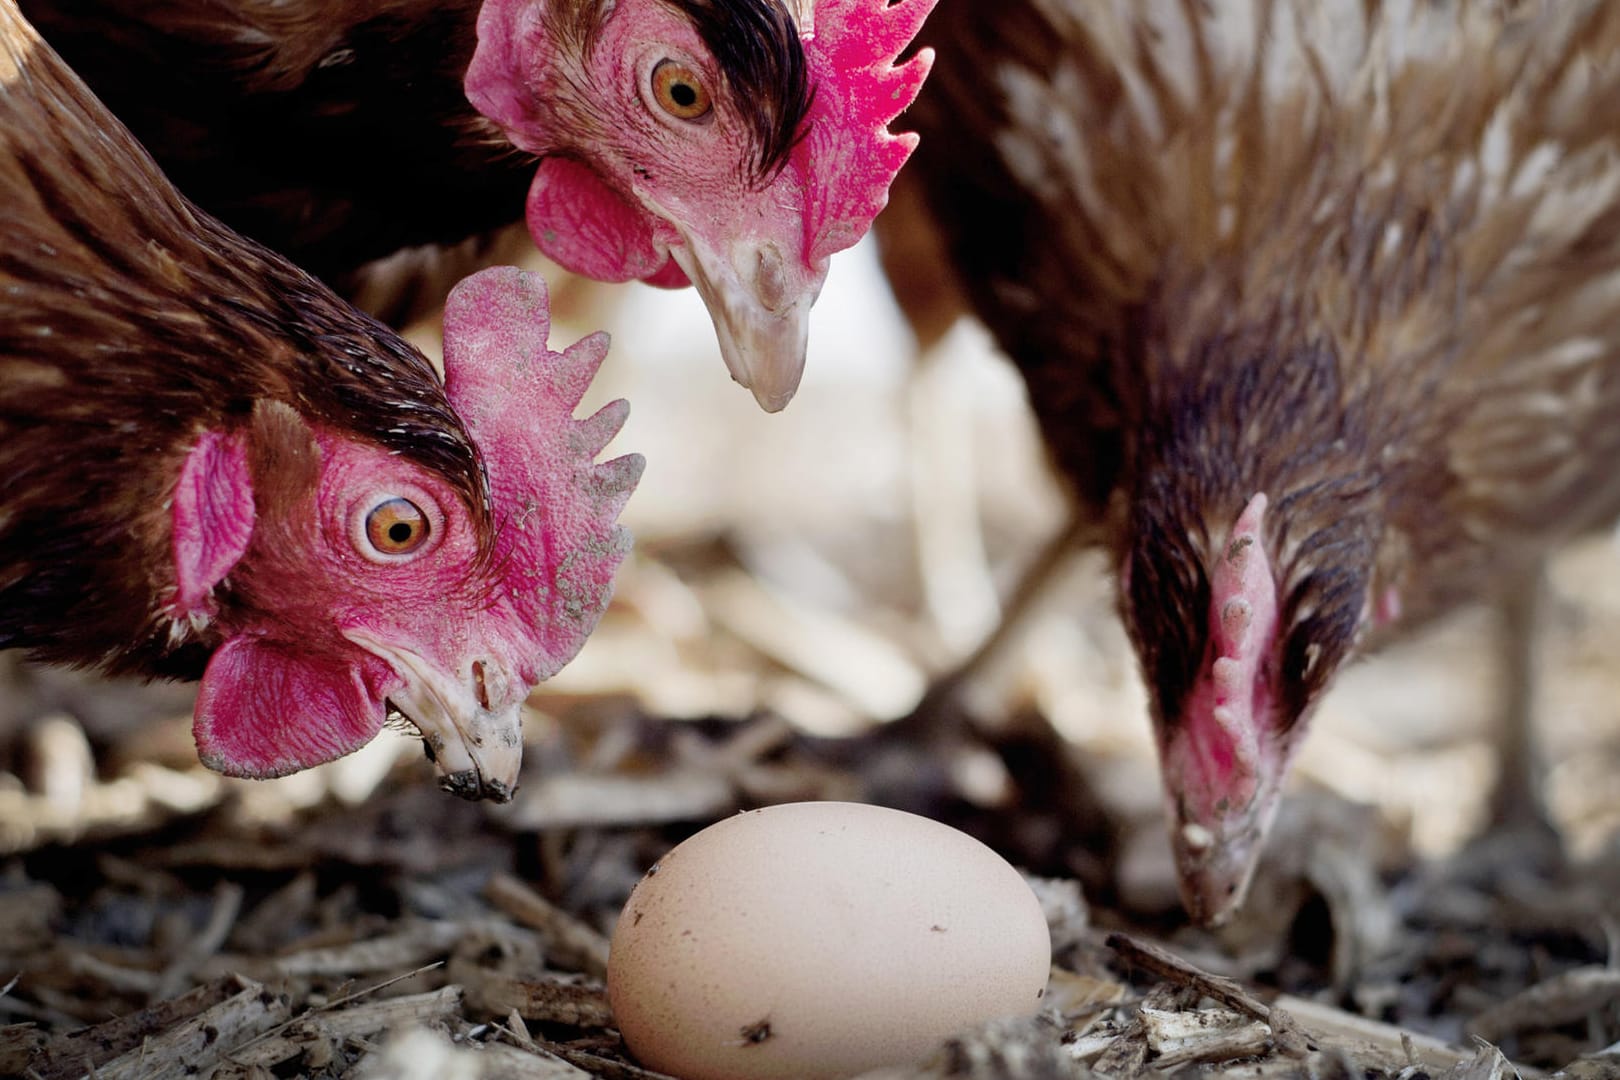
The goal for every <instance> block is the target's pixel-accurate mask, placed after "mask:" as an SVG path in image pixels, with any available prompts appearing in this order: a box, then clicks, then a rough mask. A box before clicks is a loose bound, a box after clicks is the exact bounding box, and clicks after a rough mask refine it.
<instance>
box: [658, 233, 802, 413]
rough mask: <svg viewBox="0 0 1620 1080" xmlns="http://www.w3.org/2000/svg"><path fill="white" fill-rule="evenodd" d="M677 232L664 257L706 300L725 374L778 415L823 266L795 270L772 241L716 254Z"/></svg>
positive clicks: (787, 396) (798, 371)
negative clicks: (678, 239) (672, 261)
mask: <svg viewBox="0 0 1620 1080" xmlns="http://www.w3.org/2000/svg"><path fill="white" fill-rule="evenodd" d="M682 237H683V239H684V240H685V243H682V244H676V245H672V246H671V248H670V254H671V255H672V256H673V257H674V259H675V262H676V264H677V265H678V266H680V268H681V270H682V271H683V272H684V273H685V274H686V276H687V277H688V278H689V279H690V280H691V282H692V284H693V285H694V286H696V288H697V291H698V295H699V296H701V297H703V302H704V303H705V304H706V305H708V308H709V315H710V317H711V318H712V319H713V320H714V330H715V335H716V336H717V337H718V338H719V340H720V354H721V356H723V357H724V358H725V361H726V367H727V368H728V369H729V370H730V371H731V377H732V378H733V379H735V380H737V382H739V383H741V384H742V385H743V386H746V387H747V388H748V389H750V390H752V391H753V393H754V400H755V401H757V402H759V405H760V408H762V409H764V410H765V411H766V412H772V413H774V412H780V411H781V410H782V409H784V408H786V407H787V403H788V402H790V401H792V400H793V394H794V392H795V391H796V390H798V388H799V378H800V376H802V375H803V374H804V354H805V348H806V346H807V344H808V342H809V339H810V306H811V305H812V304H814V303H815V302H816V297H817V296H818V295H819V294H820V292H821V285H822V282H824V281H825V280H826V278H827V271H826V268H825V266H823V267H822V268H821V269H820V270H812V269H810V268H808V267H799V266H797V265H796V262H797V261H796V260H789V259H786V258H784V257H783V255H782V251H781V248H780V247H778V246H777V244H776V243H775V242H773V241H764V242H758V243H754V242H746V241H745V242H742V243H739V244H737V245H736V246H735V247H734V248H733V249H732V250H731V251H729V252H723V251H721V250H719V249H717V248H715V247H713V246H711V245H709V244H707V243H706V242H704V241H703V239H702V238H701V237H698V236H695V235H692V234H690V233H688V232H686V231H684V230H683V232H682Z"/></svg>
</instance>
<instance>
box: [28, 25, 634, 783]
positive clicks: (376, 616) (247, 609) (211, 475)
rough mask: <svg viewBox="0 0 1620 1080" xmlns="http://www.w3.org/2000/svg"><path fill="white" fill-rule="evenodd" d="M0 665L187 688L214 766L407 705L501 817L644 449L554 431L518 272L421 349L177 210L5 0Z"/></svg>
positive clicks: (540, 329) (598, 428)
mask: <svg viewBox="0 0 1620 1080" xmlns="http://www.w3.org/2000/svg"><path fill="white" fill-rule="evenodd" d="M0 238H3V242H0V648H15V649H22V650H26V651H27V653H28V654H29V655H30V656H32V657H34V658H35V659H38V660H43V661H48V662H52V663H58V664H72V665H78V666H84V667H95V668H98V669H100V670H102V671H106V672H113V673H132V674H138V675H144V676H148V677H152V676H167V677H185V678H198V677H200V678H201V680H202V685H201V688H200V692H199V696H198V700H197V708H196V724H195V732H196V737H197V745H198V750H199V752H200V753H201V756H202V758H203V761H204V762H205V763H206V764H208V765H210V766H211V767H213V768H216V769H219V770H221V771H223V772H226V773H230V774H233V775H239V776H253V777H264V776H276V775H281V774H283V773H287V772H292V771H295V770H297V769H301V768H304V767H307V766H309V765H313V764H316V763H318V762H321V761H325V760H328V759H330V758H333V757H337V756H339V755H341V754H345V753H348V752H350V751H352V750H354V749H356V748H358V747H359V746H361V745H363V744H364V743H366V742H368V741H369V740H370V739H371V738H372V736H374V735H375V734H376V733H377V731H378V730H379V729H380V728H381V727H382V725H383V723H384V721H385V719H386V717H387V716H388V715H389V714H390V713H399V714H403V716H404V717H406V718H407V719H408V720H410V721H411V722H412V723H414V724H415V725H416V726H417V727H418V728H419V729H420V730H421V732H422V734H423V737H424V739H425V740H426V743H427V747H428V750H429V752H430V754H431V755H432V756H433V757H434V759H435V761H436V762H437V763H438V766H439V768H440V770H441V772H442V773H443V779H444V783H445V785H446V786H447V787H449V788H450V789H451V790H453V791H455V792H456V793H458V794H462V795H467V796H487V797H492V798H496V799H505V798H509V797H510V795H511V792H512V789H513V787H514V785H515V782H516V779H517V770H518V764H519V761H520V759H521V754H522V741H521V738H520V735H519V725H520V717H521V708H522V704H523V700H524V698H525V697H526V696H527V694H528V690H529V688H530V687H531V686H533V685H534V684H535V683H536V682H538V681H539V680H541V679H543V678H546V677H547V676H549V675H551V674H552V673H553V672H555V671H556V670H557V669H558V668H559V667H561V666H562V664H564V663H565V662H567V660H568V659H570V658H571V657H572V656H573V654H574V653H575V652H576V651H577V650H578V649H579V647H580V645H581V644H582V643H583V642H584V640H585V637H586V635H587V634H588V633H589V632H590V630H591V628H592V627H593V626H594V625H595V622H596V619H597V617H598V616H599V615H600V613H601V611H602V609H603V607H605V605H606V603H607V600H608V597H609V595H610V592H611V580H612V574H613V570H614V567H615V566H616V565H617V563H618V561H619V559H620V558H621V557H622V556H623V554H624V552H625V550H626V549H627V547H628V537H627V536H626V535H625V534H624V531H623V530H622V529H621V528H619V527H617V526H616V525H614V518H615V516H616V515H617V513H618V510H619V508H620V507H621V506H622V505H623V503H624V500H625V499H626V498H627V497H628V495H629V490H630V487H631V485H632V484H633V483H634V481H635V478H636V476H637V475H639V473H640V468H641V462H640V459H639V458H636V457H634V456H631V457H628V458H620V459H618V460H617V461H616V462H610V463H608V464H606V465H600V466H599V465H596V464H594V463H593V462H592V458H594V456H595V455H596V453H597V452H598V451H599V450H600V449H601V448H602V447H603V446H604V445H605V444H606V442H607V441H608V439H609V438H610V437H611V436H612V434H613V433H614V431H616V430H617V428H618V426H619V425H620V424H621V423H622V422H623V419H624V415H625V410H624V408H623V402H618V403H615V404H614V405H612V406H609V407H608V408H606V409H604V410H603V411H602V412H601V413H600V414H598V415H597V416H596V417H594V418H593V419H591V420H587V421H584V422H575V421H574V420H573V419H572V417H571V413H572V410H573V408H574V407H575V406H576V405H577V404H578V402H579V400H580V396H581V395H582V394H583V393H584V391H585V388H586V386H587V384H588V383H589V381H590V377H591V373H592V372H593V371H594V370H595V367H596V365H597V364H598V363H600V361H601V359H602V357H603V355H604V352H605V348H606V342H605V339H603V338H602V336H601V335H595V336H593V337H591V338H588V339H586V340H585V341H584V342H582V343H580V344H579V345H577V346H575V347H574V348H573V349H570V350H569V352H568V353H567V354H565V355H562V356H558V355H557V354H554V353H551V352H549V351H548V350H547V349H546V348H545V335H546V330H547V321H546V314H547V309H546V294H545V286H544V284H543V283H542V282H541V281H540V279H539V278H538V277H534V276H532V275H525V274H522V273H520V272H519V271H516V270H511V269H494V270H490V271H485V272H484V273H482V274H480V275H478V276H477V277H475V278H473V279H471V280H469V281H468V282H466V283H464V284H462V285H461V286H459V287H458V288H457V290H456V292H455V293H453V294H452V296H451V299H450V303H449V307H448V309H447V313H446V320H445V369H446V373H447V379H448V383H447V384H446V383H441V382H440V380H439V378H438V376H437V375H436V374H435V372H434V370H433V367H432V365H431V364H430V363H429V362H428V360H427V359H426V357H424V356H422V354H421V353H419V352H417V351H416V349H414V348H413V347H411V346H410V345H409V344H407V343H406V342H405V341H403V340H402V339H401V338H399V337H398V336H397V335H396V334H394V333H393V332H392V331H390V330H388V329H387V328H386V327H384V326H382V325H381V324H380V323H378V322H376V321H375V320H374V319H372V318H370V317H369V316H366V315H363V314H361V313H360V312H358V311H356V310H355V309H354V308H352V307H350V306H349V305H348V304H346V303H344V302H343V301H342V300H340V299H339V298H338V297H337V296H336V295H334V294H333V293H332V292H331V291H330V290H328V289H327V288H325V287H324V286H322V285H321V284H320V283H318V282H317V281H315V280H314V279H313V278H311V277H309V276H308V275H307V274H305V273H303V272H302V271H300V270H298V269H297V268H295V267H294V266H292V265H291V264H290V263H288V262H287V261H286V260H284V259H282V258H280V257H279V256H276V255H274V254H272V253H271V252H269V251H267V250H266V249H264V248H262V247H260V246H259V245H257V244H254V243H252V242H250V241H248V240H245V239H243V238H242V237H240V236H238V235H237V234H235V233H233V232H231V231H230V230H229V229H228V228H226V227H225V226H223V225H222V224H221V223H220V222H218V221H216V220H215V219H213V218H211V217H209V216H208V215H207V214H204V213H202V212H201V211H199V210H197V209H196V208H195V207H193V206H192V205H191V204H190V203H188V202H187V201H186V200H185V199H184V198H183V197H181V195H180V194H179V192H177V191H176V190H175V189H174V187H173V186H172V185H171V184H170V183H169V182H168V180H167V179H166V178H165V177H164V175H163V174H162V173H161V172H160V171H159V170H158V168H157V167H156V165H155V164H154V163H153V162H152V160H151V158H149V157H148V156H147V155H146V154H145V153H144V151H142V149H141V148H140V146H139V145H138V144H137V143H136V142H135V141H134V139H133V138H132V137H131V136H130V134H129V132H128V131H127V130H125V129H124V128H123V127H122V126H120V125H119V123H118V121H117V120H115V119H114V118H113V117H112V115H111V114H110V113H108V112H107V110H106V109H105V108H104V107H102V105H101V103H100V102H99V101H97V100H96V99H95V97H94V96H92V95H91V93H90V92H89V90H88V89H87V88H86V87H85V85H84V84H83V83H82V82H80V81H79V80H78V79H77V78H76V77H75V76H74V75H73V73H72V72H71V71H70V70H68V68H67V67H66V66H65V65H63V63H62V62H61V60H60V58H59V57H57V56H56V54H55V53H53V52H52V51H51V49H50V48H49V47H48V46H47V45H45V44H44V43H43V42H42V41H40V39H39V38H38V37H37V36H35V34H34V33H33V30H32V28H31V27H30V26H29V25H28V24H27V23H26V22H25V21H24V20H23V19H22V17H21V16H20V15H19V14H18V12H17V8H16V5H15V3H14V0H0Z"/></svg>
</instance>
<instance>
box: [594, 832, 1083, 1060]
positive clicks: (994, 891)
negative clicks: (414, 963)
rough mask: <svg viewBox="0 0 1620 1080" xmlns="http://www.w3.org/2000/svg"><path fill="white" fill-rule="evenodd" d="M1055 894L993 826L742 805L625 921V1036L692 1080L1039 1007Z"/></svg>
mask: <svg viewBox="0 0 1620 1080" xmlns="http://www.w3.org/2000/svg"><path fill="white" fill-rule="evenodd" d="M1050 966H1051V940H1050V937H1049V936H1048V933H1047V928H1046V920H1045V919H1044V918H1043V917H1042V914H1041V908H1040V904H1039V903H1038V902H1037V901H1036V899H1035V895H1034V893H1032V892H1031V891H1030V889H1029V886H1028V885H1027V884H1025V883H1024V880H1023V878H1022V877H1020V876H1019V875H1018V872H1017V871H1015V870H1014V869H1013V868H1012V867H1011V866H1009V865H1008V864H1007V863H1006V862H1005V861H1004V860H1003V859H1002V858H1001V856H999V855H997V854H996V853H995V852H993V851H991V850H990V849H989V848H987V847H985V846H984V845H983V844H981V843H979V841H977V840H975V839H973V838H972V837H970V836H968V835H967V834H966V833H962V832H958V831H957V830H955V829H952V828H950V827H948V826H945V825H941V824H939V823H938V822H936V821H930V820H929V819H927V818H923V817H918V816H917V815H915V814H907V813H903V812H901V811H899V810H889V809H885V808H882V807H876V806H863V805H860V804H857V803H837V802H824V803H791V804H788V805H784V806H772V807H767V808H766V809H763V810H753V811H749V812H747V813H743V814H738V815H737V816H735V817H732V818H727V819H726V820H724V821H721V822H719V823H718V824H715V825H712V826H710V827H709V828H707V829H705V830H703V831H702V832H700V833H698V834H697V835H696V836H693V837H691V838H690V839H688V840H687V841H685V842H684V843H682V844H680V845H679V846H677V847H676V848H675V849H674V850H672V851H671V852H670V853H669V854H668V855H666V856H665V857H664V858H663V859H662V860H661V861H660V862H659V863H658V865H657V866H655V867H653V868H652V870H650V871H649V872H648V873H647V876H646V877H644V878H643V879H642V880H641V883H640V884H638V885H637V886H636V888H635V891H634V892H632V893H631V894H630V899H629V901H628V902H627V903H626V904H625V908H624V911H623V913H622V914H621V915H620V917H619V924H618V927H617V929H616V930H615V931H614V934H613V949H612V953H611V955H610V957H609V960H608V994H609V996H610V998H611V1000H612V1004H613V1014H614V1017H615V1018H616V1020H617V1023H618V1025H619V1029H620V1031H621V1032H622V1033H623V1035H624V1041H625V1044H626V1045H627V1046H628V1047H629V1049H630V1051H631V1053H633V1054H634V1055H635V1056H636V1058H637V1059H638V1060H639V1061H640V1062H641V1063H642V1064H644V1065H646V1066H648V1067H650V1068H654V1069H658V1070H660V1071H662V1072H666V1073H670V1074H671V1075H673V1076H677V1077H681V1078H683V1080H771V1078H775V1077H784V1078H785V1077H795V1078H801V1080H815V1078H821V1077H840V1076H852V1075H854V1074H856V1073H859V1072H862V1071H864V1070H867V1069H871V1068H876V1067H878V1066H882V1065H888V1064H898V1063H902V1062H907V1061H911V1060H914V1059H916V1058H919V1057H921V1056H923V1055H925V1054H927V1053H928V1052H929V1051H930V1050H932V1049H933V1048H934V1047H936V1046H937V1045H938V1044H939V1042H940V1041H941V1040H942V1039H944V1038H946V1037H948V1036H950V1035H951V1034H953V1033H955V1032H958V1031H962V1030H964V1029H966V1028H970V1027H973V1026H974V1025H976V1024H979V1023H981V1022H983V1021H986V1020H990V1019H994V1018H996V1017H1002V1016H1013V1015H1022V1014H1028V1013H1032V1012H1034V1011H1035V1010H1036V1009H1037V1008H1039V1006H1040V1003H1041V998H1042V995H1043V994H1044V993H1045V989H1046V979H1047V973H1048V970H1049V968H1050Z"/></svg>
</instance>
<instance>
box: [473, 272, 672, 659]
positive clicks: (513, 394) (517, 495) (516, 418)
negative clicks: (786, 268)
mask: <svg viewBox="0 0 1620 1080" xmlns="http://www.w3.org/2000/svg"><path fill="white" fill-rule="evenodd" d="M550 330H551V311H550V304H549V302H548V298H547V293H546V283H545V280H544V279H543V278H542V277H540V275H538V274H533V273H528V272H526V271H523V270H519V269H517V268H516V267H509V266H497V267H491V268H490V269H487V270H483V271H480V272H479V273H477V274H474V275H473V276H471V277H469V278H467V279H465V280H464V281H462V282H461V283H460V284H458V285H457V286H456V287H455V288H454V289H453V290H451V292H450V298H449V300H448V301H446V303H445V310H444V368H445V389H446V392H447V394H448V396H449V398H450V402H451V404H452V405H453V406H454V407H455V408H456V410H457V412H459V413H460V415H461V417H462V418H463V420H464V421H465V422H466V424H467V428H468V431H469V432H470V433H471V435H472V438H473V442H474V443H475V444H476V445H477V446H478V449H479V452H480V453H481V454H482V455H483V458H484V463H485V468H486V470H487V472H488V476H489V490H490V504H491V511H492V516H493V518H494V521H495V541H494V549H493V552H492V558H493V560H494V561H493V564H492V565H493V566H494V568H495V573H496V576H497V577H498V578H499V579H500V580H501V581H502V583H503V584H504V585H505V587H506V592H507V595H508V598H509V600H510V602H511V605H512V607H513V609H514V612H515V614H516V616H517V619H518V621H519V622H520V623H521V624H522V629H524V630H526V632H527V635H528V637H529V638H530V640H531V641H532V644H533V645H534V647H535V649H536V655H535V656H534V657H533V658H532V659H531V658H527V657H525V658H523V661H522V663H523V667H524V669H525V670H524V671H523V672H522V673H523V676H524V677H525V678H526V679H529V680H531V681H533V682H538V681H539V680H541V679H545V678H549V677H550V676H551V675H553V674H555V673H556V671H557V670H558V669H559V668H561V667H562V666H563V665H564V664H566V663H567V662H568V661H569V660H571V659H572V658H573V656H574V654H575V653H577V652H578V651H579V649H580V646H582V645H583V644H584V643H585V639H586V637H587V636H589V634H590V632H591V630H592V629H594V628H595V626H596V621H597V619H598V618H600V617H601V614H602V612H603V610H604V609H605V608H606V607H607V604H608V600H609V599H610V598H611V597H612V594H613V572H614V570H615V569H616V568H617V567H618V565H619V562H620V561H621V560H622V559H623V558H624V556H625V554H626V553H627V552H628V551H629V550H630V533H629V531H628V530H626V529H625V528H624V526H622V525H618V524H616V523H615V519H616V518H617V517H618V515H619V511H620V510H621V509H623V507H624V504H625V501H626V500H627V499H629V497H630V492H631V491H632V490H633V489H634V488H635V485H636V481H637V480H638V479H640V477H641V470H642V468H643V467H644V465H645V461H644V460H643V458H642V457H641V455H640V454H626V455H625V456H623V457H619V458H615V459H613V460H612V461H608V462H605V463H601V464H598V463H597V462H596V460H595V458H596V455H597V454H598V453H599V452H600V451H601V450H602V448H603V447H604V446H606V445H607V444H608V442H609V440H611V439H612V438H613V436H614V435H616V434H617V433H618V431H619V428H620V427H622V426H623V424H624V421H625V418H626V417H627V416H628V415H629V413H630V408H629V405H628V404H626V403H625V402H624V401H622V400H619V401H614V402H612V403H611V404H608V405H606V406H604V407H603V408H602V409H601V410H600V411H599V412H597V413H596V414H595V415H593V416H591V417H589V418H587V419H585V420H576V419H574V409H575V408H577V407H578V405H579V403H580V400H581V399H582V398H583V397H584V396H585V391H586V390H587V389H589V387H590V384H591V379H592V378H593V377H594V376H595V374H596V370H597V368H598V367H600V366H601V364H602V360H603V358H604V357H606V356H607V349H608V337H607V335H606V334H604V333H595V334H591V335H590V336H588V337H585V338H583V339H581V340H580V341H578V342H576V343H575V344H574V345H572V346H570V347H569V348H567V349H565V350H563V351H562V352H560V353H558V352H553V351H552V350H551V349H549V348H548V347H547V344H546V339H547V336H548V335H549V333H550Z"/></svg>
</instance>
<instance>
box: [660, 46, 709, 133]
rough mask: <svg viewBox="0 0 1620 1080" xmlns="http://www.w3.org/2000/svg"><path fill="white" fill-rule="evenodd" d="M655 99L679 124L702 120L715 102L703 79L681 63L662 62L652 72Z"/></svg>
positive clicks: (677, 61)
mask: <svg viewBox="0 0 1620 1080" xmlns="http://www.w3.org/2000/svg"><path fill="white" fill-rule="evenodd" d="M652 90H653V98H654V100H656V101H657V102H658V107H659V108H660V109H663V110H664V111H665V112H667V113H669V115H671V116H673V117H675V119H677V120H701V119H703V118H704V117H705V116H707V115H709V110H710V109H712V108H714V102H713V101H712V100H711V99H710V97H709V89H708V87H706V86H704V85H703V77H702V76H700V75H699V74H698V73H697V72H696V71H694V70H693V69H692V68H689V67H687V66H686V65H685V64H683V63H681V62H680V61H679V60H660V61H658V66H657V67H655V68H653V72H652Z"/></svg>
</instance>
